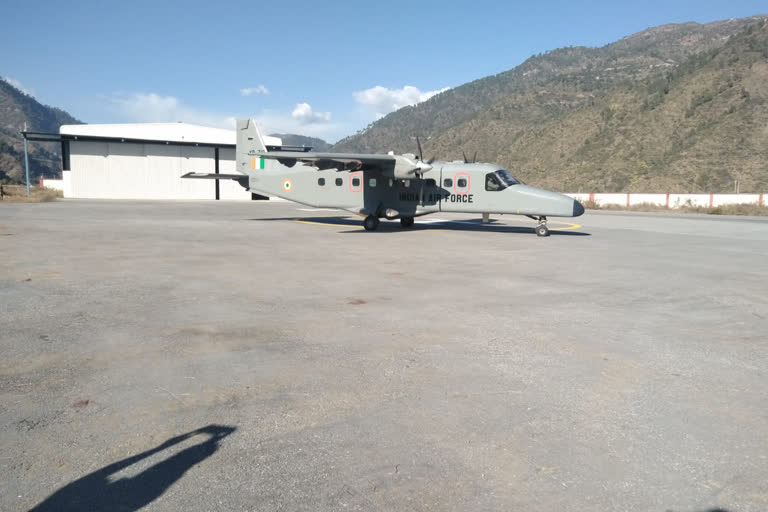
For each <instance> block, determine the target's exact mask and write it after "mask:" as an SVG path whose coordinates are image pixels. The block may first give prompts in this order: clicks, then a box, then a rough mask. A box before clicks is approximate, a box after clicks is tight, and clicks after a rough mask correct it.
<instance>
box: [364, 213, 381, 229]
mask: <svg viewBox="0 0 768 512" xmlns="http://www.w3.org/2000/svg"><path fill="white" fill-rule="evenodd" d="M363 227H364V228H365V230H366V231H375V230H376V228H377V227H379V219H377V218H376V217H374V216H373V215H369V216H367V217H366V218H365V220H364V221H363Z"/></svg>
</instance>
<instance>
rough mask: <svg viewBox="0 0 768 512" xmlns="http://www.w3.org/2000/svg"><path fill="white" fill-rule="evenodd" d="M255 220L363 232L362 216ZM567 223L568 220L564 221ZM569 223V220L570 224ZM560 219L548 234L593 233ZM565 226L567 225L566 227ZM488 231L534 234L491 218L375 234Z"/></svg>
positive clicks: (388, 225)
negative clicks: (289, 221) (487, 220)
mask: <svg viewBox="0 0 768 512" xmlns="http://www.w3.org/2000/svg"><path fill="white" fill-rule="evenodd" d="M249 220H256V221H264V222H271V221H286V220H293V221H296V222H302V223H305V224H320V225H325V226H338V227H345V228H354V229H351V230H345V231H339V233H362V232H365V230H364V229H363V223H362V218H360V219H357V218H353V217H343V216H335V217H268V218H262V219H249ZM564 224H566V223H564ZM567 224H570V223H567ZM562 225H563V224H559V223H558V221H550V224H549V228H550V230H549V233H550V234H551V235H552V236H591V234H590V233H584V232H582V231H573V230H572V229H568V230H565V229H559V226H562ZM563 227H566V226H563ZM434 230H440V231H488V232H491V233H525V234H527V235H530V234H532V233H534V228H533V226H531V227H525V226H508V225H506V224H498V223H496V222H495V221H493V220H492V221H491V222H490V223H488V224H486V223H483V221H482V219H471V220H440V221H423V222H419V219H416V223H415V224H414V225H413V226H412V227H410V228H405V229H404V228H402V227H400V221H386V220H382V221H381V222H380V223H379V227H378V228H377V229H376V231H375V232H376V233H405V232H414V231H434Z"/></svg>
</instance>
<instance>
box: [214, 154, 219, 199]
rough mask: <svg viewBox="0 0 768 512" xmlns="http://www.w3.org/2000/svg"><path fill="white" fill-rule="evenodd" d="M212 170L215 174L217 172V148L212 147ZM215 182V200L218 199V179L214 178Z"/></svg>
mask: <svg viewBox="0 0 768 512" xmlns="http://www.w3.org/2000/svg"><path fill="white" fill-rule="evenodd" d="M213 169H214V170H213V172H215V173H216V174H219V148H214V150H213ZM214 181H215V182H216V201H218V200H219V180H218V179H216V180H214Z"/></svg>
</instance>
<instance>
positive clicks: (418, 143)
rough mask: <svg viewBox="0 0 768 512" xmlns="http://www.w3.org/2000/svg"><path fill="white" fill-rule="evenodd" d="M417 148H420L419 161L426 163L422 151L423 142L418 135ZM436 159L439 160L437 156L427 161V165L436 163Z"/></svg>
mask: <svg viewBox="0 0 768 512" xmlns="http://www.w3.org/2000/svg"><path fill="white" fill-rule="evenodd" d="M416 147H418V148H419V160H421V161H422V162H424V161H425V160H424V152H423V151H422V150H421V141H420V140H419V136H418V135H417V136H416ZM436 158H437V157H436V156H433V157H432V158H430V159H429V160H426V163H428V164H432V162H434V161H435V159H436Z"/></svg>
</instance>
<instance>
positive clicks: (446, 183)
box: [443, 178, 453, 188]
mask: <svg viewBox="0 0 768 512" xmlns="http://www.w3.org/2000/svg"><path fill="white" fill-rule="evenodd" d="M443 186H444V187H445V188H451V187H452V186H453V180H452V179H451V178H445V179H444V180H443Z"/></svg>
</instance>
